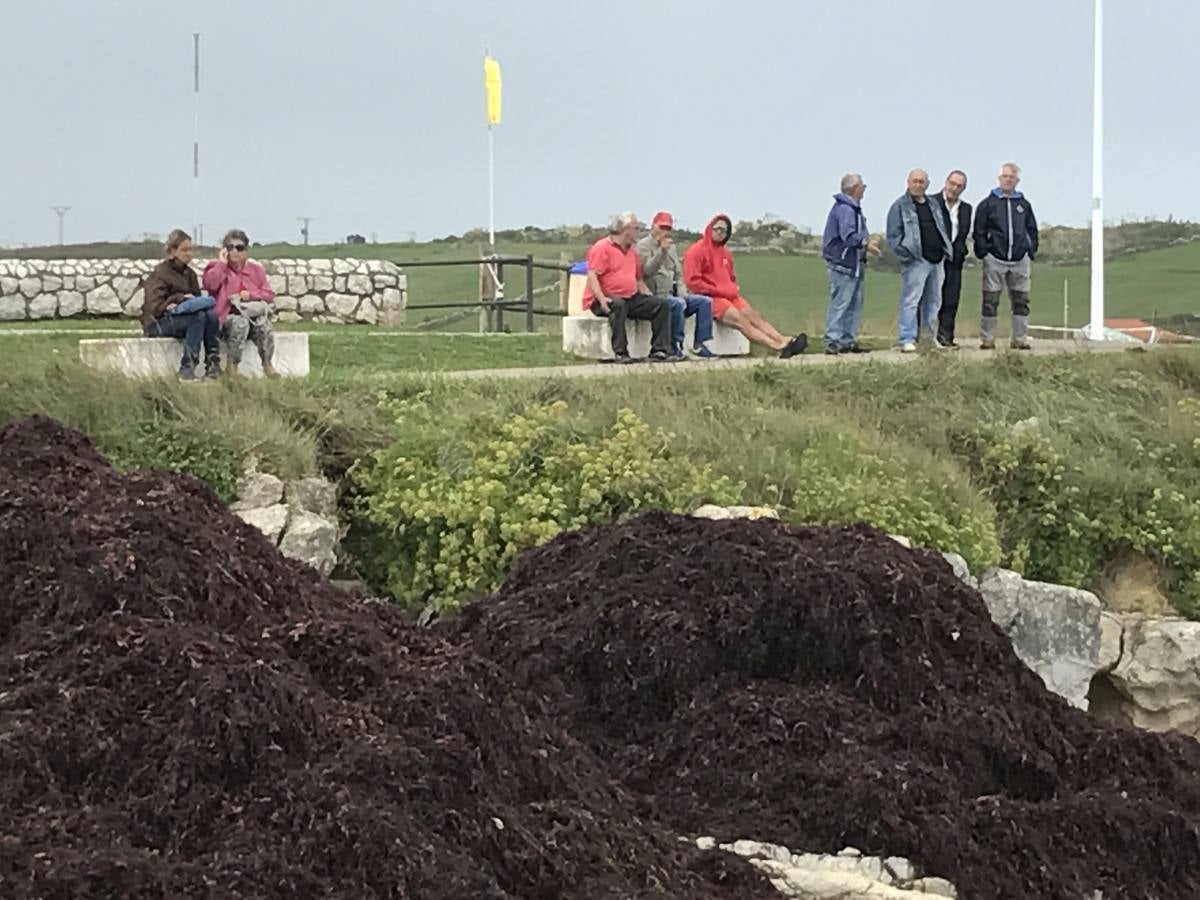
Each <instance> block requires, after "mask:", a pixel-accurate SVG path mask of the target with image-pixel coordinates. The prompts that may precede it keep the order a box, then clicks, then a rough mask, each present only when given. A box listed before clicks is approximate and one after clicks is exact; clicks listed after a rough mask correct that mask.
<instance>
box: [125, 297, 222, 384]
mask: <svg viewBox="0 0 1200 900" xmlns="http://www.w3.org/2000/svg"><path fill="white" fill-rule="evenodd" d="M219 329H220V325H219V321H218V319H217V312H216V310H214V309H206V310H204V311H203V312H194V313H183V314H181V315H173V314H172V313H166V314H164V315H161V316H159V317H158V318H157V319H155V320H154V321H152V322H151V323H150V324H148V325H147V326H146V327H145V329H144V330H145V332H146V337H167V338H182V339H183V358H182V359H181V360H180V361H179V371H180V372H182V373H185V374H189V375H190V374H191V373H192V372H194V371H195V370H196V363H198V362H199V361H200V348H201V346H203V348H204V361H205V363H206V364H207V365H209V366H218V365H220V362H221V344H220V339H219V337H218V331H219Z"/></svg>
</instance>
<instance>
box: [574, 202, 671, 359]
mask: <svg viewBox="0 0 1200 900" xmlns="http://www.w3.org/2000/svg"><path fill="white" fill-rule="evenodd" d="M637 236H638V219H637V216H635V215H634V214H633V213H631V212H625V213H621V214H620V215H616V216H613V218H612V221H611V222H609V225H608V236H607V237H602V238H600V240H598V241H596V243H594V244H592V248H591V249H590V250H588V255H587V267H588V276H587V289H586V290H585V291H584V292H583V308H584V309H590V310H591V311H592V314H593V315H596V316H602V317H604V318H607V319H608V326H609V330H610V331H611V333H612V348H613V355H614V356H615V357H616V361H617V362H619V363H627V362H632V360H631V359H630V357H629V338H628V337H627V336H626V334H625V321H626V320H627V319H646V320H648V321H649V322H650V331H651V337H650V359H651V361H652V362H669V361H670V360H671V355H670V352H669V351H670V349H671V307H670V304H668V303H667V302H666V301H665V300H663V299H661V298H657V297H653V296H651V294H650V290H649V288H647V287H646V282H645V280H644V279H643V277H642V260H641V257H640V256H638V252H637V249H636V248H635V247H634V244H635V243H636V242H637Z"/></svg>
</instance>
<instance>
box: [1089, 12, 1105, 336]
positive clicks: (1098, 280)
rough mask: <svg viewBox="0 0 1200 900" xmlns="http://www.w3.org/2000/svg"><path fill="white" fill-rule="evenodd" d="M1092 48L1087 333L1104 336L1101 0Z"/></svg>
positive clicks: (1102, 26) (1102, 38) (1102, 31)
mask: <svg viewBox="0 0 1200 900" xmlns="http://www.w3.org/2000/svg"><path fill="white" fill-rule="evenodd" d="M1095 13H1096V22H1095V47H1094V48H1093V50H1092V66H1093V74H1092V296H1091V320H1092V321H1091V324H1090V327H1089V332H1090V333H1089V335H1088V336H1089V337H1090V338H1091V339H1092V340H1094V341H1100V340H1103V339H1104V0H1095Z"/></svg>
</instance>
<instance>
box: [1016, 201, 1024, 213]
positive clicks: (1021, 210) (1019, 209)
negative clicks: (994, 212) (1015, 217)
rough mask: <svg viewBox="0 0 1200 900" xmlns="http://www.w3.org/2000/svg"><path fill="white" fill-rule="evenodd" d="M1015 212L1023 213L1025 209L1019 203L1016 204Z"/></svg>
mask: <svg viewBox="0 0 1200 900" xmlns="http://www.w3.org/2000/svg"><path fill="white" fill-rule="evenodd" d="M1017 212H1025V207H1023V206H1022V205H1021V204H1020V203H1018V204H1017Z"/></svg>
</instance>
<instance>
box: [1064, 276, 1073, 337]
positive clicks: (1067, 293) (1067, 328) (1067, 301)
mask: <svg viewBox="0 0 1200 900" xmlns="http://www.w3.org/2000/svg"><path fill="white" fill-rule="evenodd" d="M1070 310H1071V282H1070V281H1068V280H1067V279H1066V278H1064V279H1063V337H1064V338H1065V337H1067V335H1069V334H1070V333H1071V312H1070Z"/></svg>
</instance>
